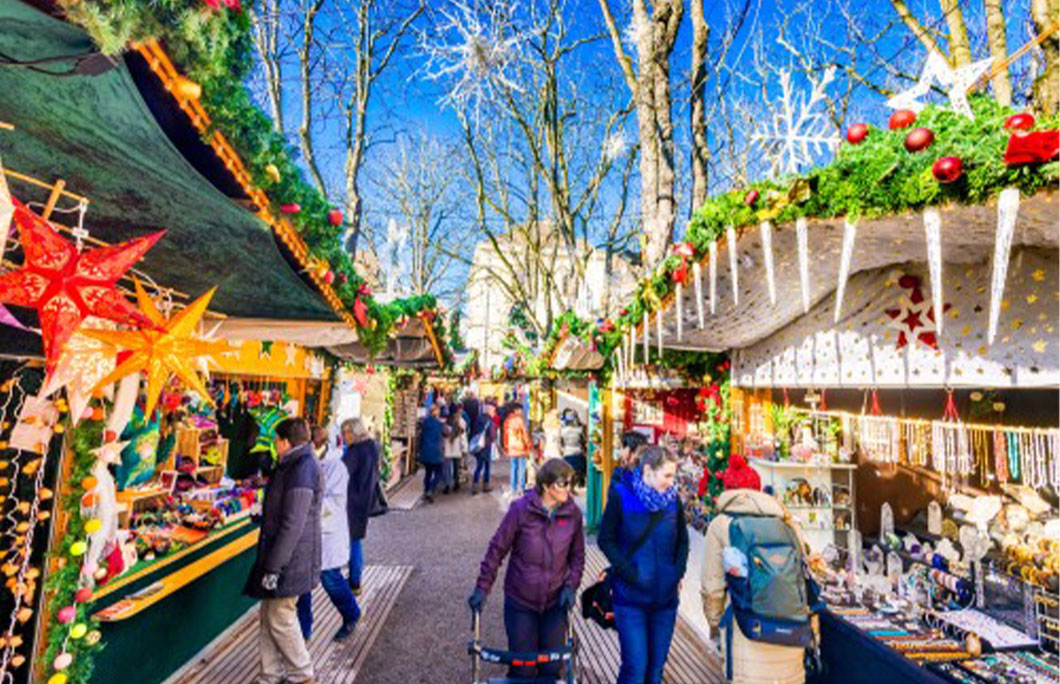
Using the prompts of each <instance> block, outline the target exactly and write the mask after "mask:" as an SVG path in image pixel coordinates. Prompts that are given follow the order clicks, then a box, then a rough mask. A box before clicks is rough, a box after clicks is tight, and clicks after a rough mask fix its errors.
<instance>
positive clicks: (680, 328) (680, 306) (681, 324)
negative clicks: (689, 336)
mask: <svg viewBox="0 0 1060 684" xmlns="http://www.w3.org/2000/svg"><path fill="white" fill-rule="evenodd" d="M682 290H683V288H682V286H681V283H677V341H678V342H680V341H681V340H683V339H685V321H684V318H685V303H684V298H685V297H684V292H682Z"/></svg>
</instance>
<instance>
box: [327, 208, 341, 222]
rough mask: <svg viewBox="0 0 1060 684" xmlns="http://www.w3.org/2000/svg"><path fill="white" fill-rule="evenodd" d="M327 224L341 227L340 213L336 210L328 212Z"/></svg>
mask: <svg viewBox="0 0 1060 684" xmlns="http://www.w3.org/2000/svg"><path fill="white" fill-rule="evenodd" d="M328 223H330V224H331V225H333V226H341V225H342V212H341V211H339V210H338V209H332V210H331V211H329V212H328Z"/></svg>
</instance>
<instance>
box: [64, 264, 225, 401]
mask: <svg viewBox="0 0 1060 684" xmlns="http://www.w3.org/2000/svg"><path fill="white" fill-rule="evenodd" d="M216 290H217V288H216V287H215V288H213V289H211V290H210V291H209V292H207V293H206V294H204V295H203V296H201V297H199V298H198V299H196V300H195V301H194V302H192V303H191V304H190V305H188V307H187V308H185V309H184V310H183V311H180V312H179V313H177V314H176V315H175V316H173V317H172V318H170V319H168V320H167V319H166V317H165V316H163V315H162V313H161V312H159V310H158V307H156V306H155V303H154V301H152V299H151V298H150V297H149V296H148V295H147V292H146V291H145V290H144V289H143V287H142V286H141V285H140V283H139V281H137V282H136V300H137V302H138V303H139V305H140V310H141V311H142V312H143V314H144V315H145V316H147V318H149V319H150V320H151V322H152V323H154V324H155V325H157V326H158V328H159V329H158V330H151V329H142V330H121V331H111V330H85V331H83V332H84V333H85V334H86V335H88V336H90V337H94V338H96V339H98V340H101V341H103V342H110V343H111V344H113V345H115V346H117V347H120V348H122V349H128V350H129V351H131V352H132V354H131V355H129V357H128V358H127V359H125V360H124V361H123V362H121V363H120V364H118V367H117V368H115V369H114V371H113V372H111V373H110V374H109V375H108V376H107V377H105V378H103V379H102V380H100V381H99V382H98V383H97V384H96V388H97V389H98V388H100V387H103V386H105V385H108V384H110V383H112V382H114V381H116V380H120V379H121V378H124V377H125V376H126V375H130V374H132V373H138V372H140V371H144V372H145V373H146V374H147V406H146V408H145V411H144V415H147V416H150V415H151V413H152V412H153V411H154V409H155V406H156V405H157V404H158V398H159V396H160V395H161V394H162V388H163V387H165V384H166V381H167V380H168V379H169V377H170V376H171V375H176V376H177V377H178V378H179V379H180V380H181V381H182V382H183V383H184V385H185V386H186V387H187V388H188V389H191V390H194V391H195V392H197V393H198V394H199V395H200V396H201V397H202V398H203V399H205V400H206V401H207V402H209V403H211V404H212V403H213V402H212V400H211V399H210V394H209V392H207V391H206V387H205V386H204V385H203V382H202V378H200V377H199V374H198V373H197V372H196V364H197V362H198V359H200V358H201V357H203V356H216V355H219V354H222V353H224V352H225V351H227V350H228V343H227V342H224V341H221V340H204V339H202V338H201V337H199V336H198V335H196V334H195V331H196V330H198V327H199V321H200V320H201V319H202V316H203V314H204V313H206V307H207V306H208V305H209V304H210V299H211V298H212V297H213V294H214V292H216Z"/></svg>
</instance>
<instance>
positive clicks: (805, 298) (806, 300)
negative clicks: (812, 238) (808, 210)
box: [795, 218, 810, 313]
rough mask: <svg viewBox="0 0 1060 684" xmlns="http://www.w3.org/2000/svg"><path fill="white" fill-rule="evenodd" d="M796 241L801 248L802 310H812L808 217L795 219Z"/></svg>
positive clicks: (799, 248)
mask: <svg viewBox="0 0 1060 684" xmlns="http://www.w3.org/2000/svg"><path fill="white" fill-rule="evenodd" d="M795 242H796V244H797V246H798V250H799V288H800V289H801V290H802V312H803V313H808V312H809V311H810V248H809V244H808V241H807V237H806V219H804V218H799V219H797V220H796V221H795Z"/></svg>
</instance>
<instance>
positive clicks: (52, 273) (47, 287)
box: [0, 198, 165, 375]
mask: <svg viewBox="0 0 1060 684" xmlns="http://www.w3.org/2000/svg"><path fill="white" fill-rule="evenodd" d="M12 202H13V203H14V205H15V224H16V226H17V227H18V238H19V242H21V243H22V250H23V252H24V253H25V263H23V265H22V267H21V268H19V269H17V270H14V271H9V272H7V273H5V274H3V275H0V302H2V303H4V304H15V305H16V306H25V307H30V308H35V309H37V314H38V315H39V316H40V327H41V337H42V339H43V341H44V357H45V359H46V363H45V367H46V370H47V372H48V374H49V375H50V374H51V372H52V371H53V370H55V365H56V364H57V363H58V361H59V354H60V353H61V352H62V350H63V346H64V345H65V344H66V341H67V340H69V339H70V336H71V335H73V334H74V331H75V330H77V329H78V328H79V327H81V322H82V321H84V320H85V319H86V318H87V317H89V316H98V317H100V318H106V319H109V320H112V321H117V322H118V323H125V324H127V325H136V326H140V327H146V328H156V327H157V326H155V324H154V323H152V322H151V320H150V319H149V318H147V317H146V316H144V315H143V314H142V313H140V311H138V310H137V309H136V307H134V306H133V305H132V304H131V303H130V302H129V300H127V299H125V297H123V296H122V294H121V293H120V292H118V290H116V289H115V288H114V284H115V283H116V282H117V281H118V279H119V278H121V277H122V276H123V275H125V272H126V271H128V270H129V269H130V268H132V266H133V265H134V264H135V263H136V262H138V261H139V260H140V258H141V257H142V256H143V255H144V254H145V253H146V252H147V250H149V249H151V247H153V246H154V244H155V243H156V242H158V240H159V239H160V238H161V237H162V236H163V235H164V234H165V231H161V232H158V233H152V234H151V235H145V236H144V237H138V238H134V239H132V240H129V241H128V242H122V243H121V244H117V245H111V246H109V247H101V248H99V249H85V250H84V251H81V252H78V251H77V247H76V246H75V245H74V244H73V243H72V242H68V241H67V240H66V239H65V238H64V237H63V236H61V235H59V233H57V232H56V231H55V229H54V228H52V227H51V226H50V225H49V224H48V222H47V221H45V220H44V219H43V218H41V217H40V216H38V215H37V214H35V213H33V212H32V211H30V210H29V209H27V208H26V207H25V205H23V204H22V203H21V202H19V201H18V200H17V199H15V198H12Z"/></svg>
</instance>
